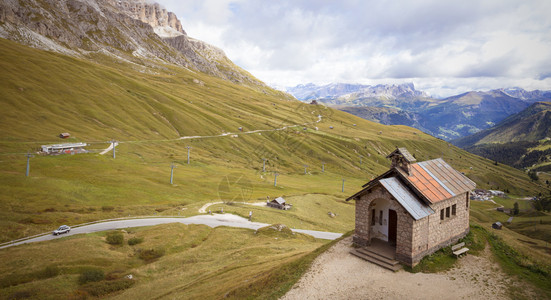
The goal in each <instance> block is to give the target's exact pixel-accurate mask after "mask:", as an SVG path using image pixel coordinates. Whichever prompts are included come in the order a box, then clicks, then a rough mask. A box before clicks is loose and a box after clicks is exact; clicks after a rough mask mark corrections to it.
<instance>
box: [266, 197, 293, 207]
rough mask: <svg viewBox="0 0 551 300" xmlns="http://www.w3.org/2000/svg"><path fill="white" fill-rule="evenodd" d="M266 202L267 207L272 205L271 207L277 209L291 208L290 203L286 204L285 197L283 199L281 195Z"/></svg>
mask: <svg viewBox="0 0 551 300" xmlns="http://www.w3.org/2000/svg"><path fill="white" fill-rule="evenodd" d="M266 204H267V205H268V206H269V207H273V208H277V209H283V210H288V209H290V208H291V204H287V203H286V202H285V199H283V198H282V197H277V198H275V199H274V200H272V201H268V202H267V203H266Z"/></svg>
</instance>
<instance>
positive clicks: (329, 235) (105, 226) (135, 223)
mask: <svg viewBox="0 0 551 300" xmlns="http://www.w3.org/2000/svg"><path fill="white" fill-rule="evenodd" d="M167 223H183V224H203V225H207V226H210V227H218V226H228V227H238V228H248V229H254V230H256V229H259V228H262V227H265V226H268V225H270V224H265V223H258V222H249V221H248V220H247V219H245V218H241V217H239V216H236V215H232V214H214V215H198V216H193V217H188V218H177V217H173V218H143V219H127V220H117V221H108V222H102V223H96V224H90V225H84V226H80V227H75V228H72V229H71V232H70V233H67V234H62V235H58V236H54V235H52V234H46V235H43V236H39V237H35V238H32V239H28V240H24V241H19V242H16V243H11V244H7V245H3V246H0V249H2V248H7V247H11V246H15V245H20V244H25V243H34V242H42V241H48V240H53V239H57V238H61V237H65V236H69V235H74V234H81V233H91V232H98V231H106V230H114V229H123V228H130V227H141V226H153V225H159V224H167ZM292 230H293V231H294V232H299V233H305V234H309V235H311V236H313V237H315V238H318V239H325V240H334V239H337V238H339V237H341V235H342V234H341V233H335V232H325V231H315V230H304V229H292Z"/></svg>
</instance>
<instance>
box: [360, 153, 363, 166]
mask: <svg viewBox="0 0 551 300" xmlns="http://www.w3.org/2000/svg"><path fill="white" fill-rule="evenodd" d="M362 158H363V156H362V155H360V166H361V165H362Z"/></svg>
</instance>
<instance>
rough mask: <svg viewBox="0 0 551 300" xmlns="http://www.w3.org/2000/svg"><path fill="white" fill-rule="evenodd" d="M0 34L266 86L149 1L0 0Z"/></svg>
mask: <svg viewBox="0 0 551 300" xmlns="http://www.w3.org/2000/svg"><path fill="white" fill-rule="evenodd" d="M0 37H2V38H5V39H10V40H14V41H17V42H19V43H22V44H25V45H28V46H31V47H34V48H39V49H44V50H48V51H55V52H59V53H63V54H68V55H72V56H78V57H81V58H90V59H94V60H96V61H98V60H100V59H99V58H98V57H101V56H104V55H108V56H110V57H112V58H113V57H114V58H115V59H118V60H122V61H127V62H128V61H129V62H132V63H134V64H135V65H139V66H145V67H162V65H163V64H166V63H169V64H175V65H180V66H182V67H185V68H188V69H193V70H197V71H201V72H204V73H207V74H210V75H213V76H217V77H220V78H223V79H226V80H231V81H233V82H236V83H240V84H246V85H253V86H260V87H264V86H265V85H264V83H262V82H261V81H259V80H258V79H256V78H254V77H253V76H252V75H251V74H249V73H247V72H246V71H244V70H243V69H241V68H239V67H238V66H236V65H235V64H233V63H232V62H231V61H230V60H229V59H228V58H227V57H226V55H225V54H224V52H223V51H222V50H221V49H219V48H216V47H214V46H211V45H209V44H207V43H205V42H202V41H199V40H196V39H192V38H190V37H188V36H187V34H186V32H185V31H184V29H183V28H182V24H181V22H180V21H179V20H178V18H177V17H176V15H175V14H174V13H171V12H168V11H167V10H166V9H164V8H162V7H161V6H160V5H159V4H155V3H151V2H149V1H147V2H146V1H143V0H26V1H17V0H3V1H1V2H0Z"/></svg>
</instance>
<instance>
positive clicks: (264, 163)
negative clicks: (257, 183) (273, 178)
mask: <svg viewBox="0 0 551 300" xmlns="http://www.w3.org/2000/svg"><path fill="white" fill-rule="evenodd" d="M266 161H267V159H265V158H263V159H262V172H266Z"/></svg>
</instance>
